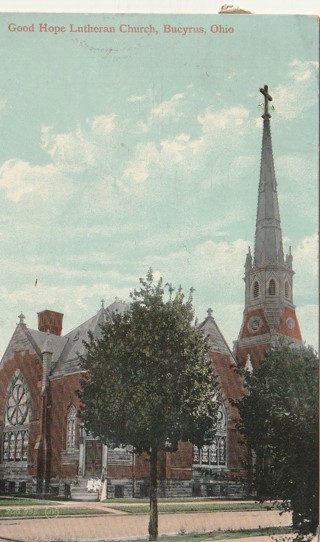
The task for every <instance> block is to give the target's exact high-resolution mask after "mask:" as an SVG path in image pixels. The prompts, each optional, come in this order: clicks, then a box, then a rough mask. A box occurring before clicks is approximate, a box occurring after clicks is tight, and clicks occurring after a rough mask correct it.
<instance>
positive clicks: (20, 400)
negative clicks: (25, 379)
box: [7, 380, 28, 426]
mask: <svg viewBox="0 0 320 542" xmlns="http://www.w3.org/2000/svg"><path fill="white" fill-rule="evenodd" d="M27 415H28V399H27V394H26V391H25V389H24V387H23V385H22V382H20V381H19V380H18V381H17V382H16V383H15V385H14V387H13V389H12V391H11V394H10V396H9V400H8V407H7V417H8V422H9V423H10V424H11V425H14V426H16V425H23V423H24V422H25V420H26V418H27Z"/></svg>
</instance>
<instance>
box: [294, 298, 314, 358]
mask: <svg viewBox="0 0 320 542" xmlns="http://www.w3.org/2000/svg"><path fill="white" fill-rule="evenodd" d="M296 312H297V317H298V322H299V324H300V329H301V334H302V339H303V340H304V341H305V343H306V344H307V345H311V346H313V347H314V348H315V349H316V350H317V351H319V305H318V304H308V305H301V306H298V307H297V309H296Z"/></svg>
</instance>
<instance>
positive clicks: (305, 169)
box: [277, 154, 317, 189]
mask: <svg viewBox="0 0 320 542" xmlns="http://www.w3.org/2000/svg"><path fill="white" fill-rule="evenodd" d="M316 173H317V163H316V156H315V155H314V156H313V157H312V158H311V159H310V158H309V159H308V158H307V157H305V156H299V154H283V155H281V156H278V157H277V174H278V176H279V178H281V177H287V178H289V179H290V180H291V181H294V182H295V183H299V184H300V183H301V179H312V178H314V177H315V175H316ZM305 188H307V187H306V185H305ZM310 188H311V189H313V188H314V187H313V185H311V184H310Z"/></svg>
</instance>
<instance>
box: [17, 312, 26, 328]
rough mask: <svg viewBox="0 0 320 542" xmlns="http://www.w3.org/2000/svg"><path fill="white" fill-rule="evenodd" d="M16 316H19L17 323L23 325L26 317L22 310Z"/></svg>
mask: <svg viewBox="0 0 320 542" xmlns="http://www.w3.org/2000/svg"><path fill="white" fill-rule="evenodd" d="M18 318H19V324H24V325H25V323H24V320H25V319H26V317H25V315H24V314H23V313H22V312H21V313H20V314H19V316H18Z"/></svg>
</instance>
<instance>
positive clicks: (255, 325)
mask: <svg viewBox="0 0 320 542" xmlns="http://www.w3.org/2000/svg"><path fill="white" fill-rule="evenodd" d="M261 326H262V320H261V318H260V316H251V318H250V319H249V322H248V329H249V331H252V332H253V333H256V332H257V331H259V329H260V328H261Z"/></svg>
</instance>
